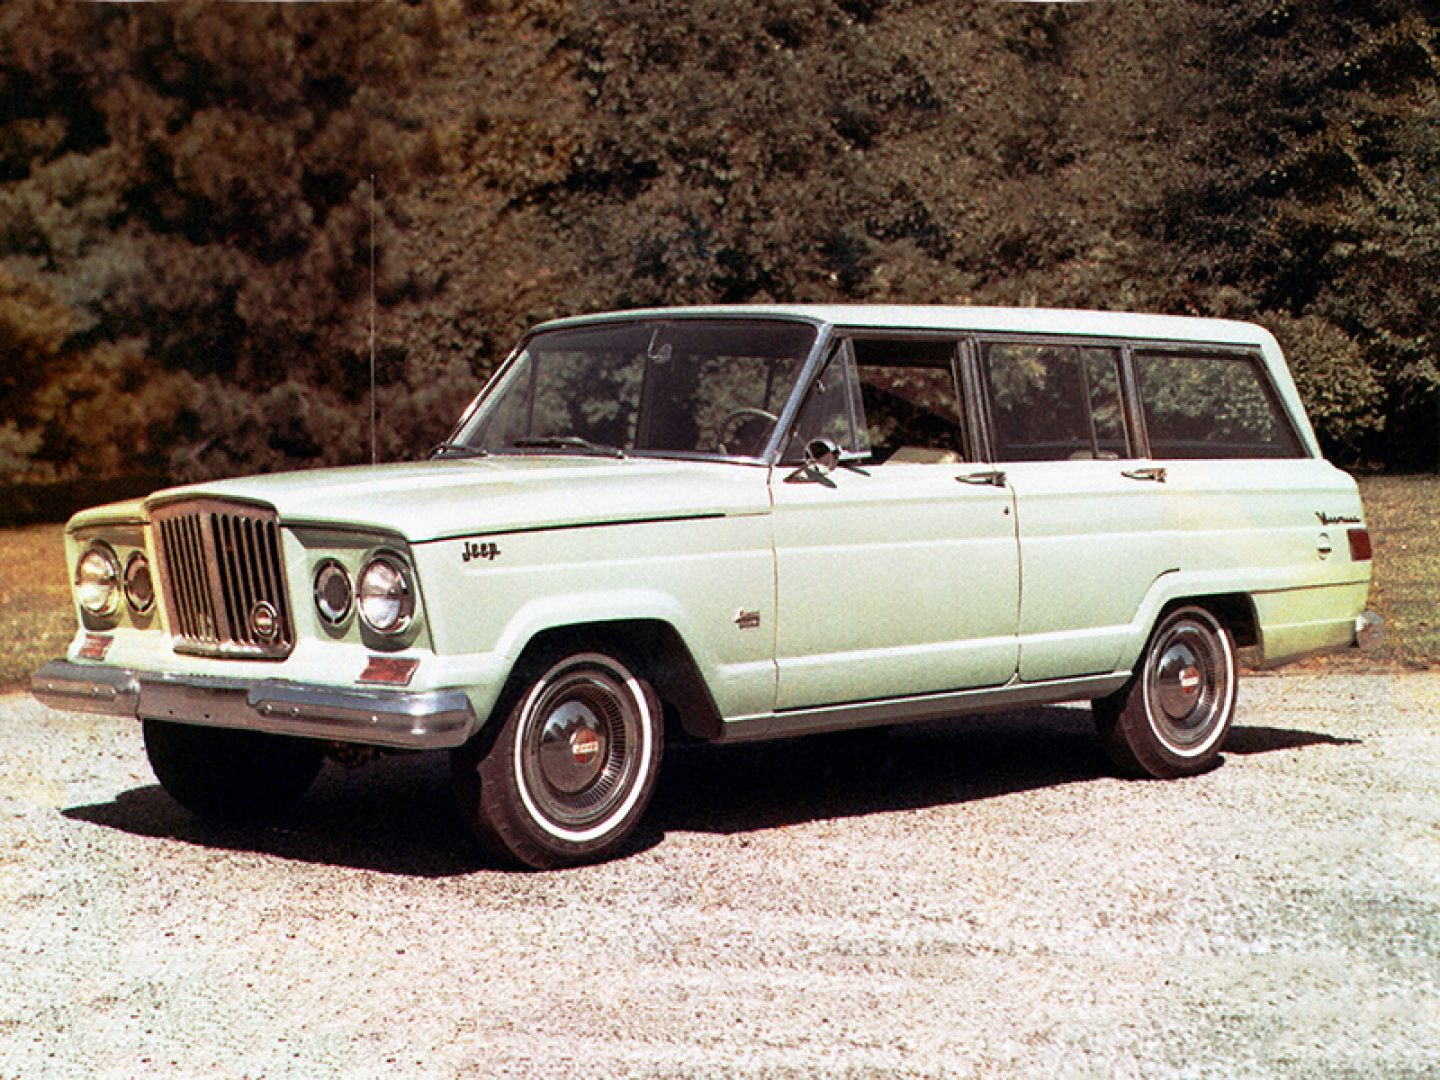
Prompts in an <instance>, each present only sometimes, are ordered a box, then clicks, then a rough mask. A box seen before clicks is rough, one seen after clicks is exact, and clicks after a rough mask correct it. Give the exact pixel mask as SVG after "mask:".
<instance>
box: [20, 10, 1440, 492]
mask: <svg viewBox="0 0 1440 1080" xmlns="http://www.w3.org/2000/svg"><path fill="white" fill-rule="evenodd" d="M458 3H459V0H454V2H453V3H451V4H446V3H440V4H426V5H410V4H402V3H379V4H367V5H359V6H353V5H321V4H302V5H229V4H226V5H201V4H185V3H182V4H173V5H73V4H65V3H60V2H52V0H11V2H10V3H8V4H7V5H6V6H5V7H4V8H3V9H0V347H3V355H0V409H3V411H0V473H5V474H10V475H12V476H27V477H30V478H43V477H46V476H51V475H61V476H63V475H69V474H74V473H76V472H87V473H90V472H94V471H96V470H108V471H114V472H126V471H131V472H133V471H136V470H141V469H144V470H154V469H160V470H163V471H167V472H169V473H171V474H172V475H176V476H181V477H188V476H203V475H213V474H218V473H226V472H234V471H245V470H257V469H258V470H268V469H273V468H282V467H287V466H291V465H298V464H313V463H326V462H340V461H355V460H363V459H364V458H365V457H366V456H368V454H367V451H368V445H367V444H368V426H367V425H368V402H367V394H368V386H369V374H368V364H367V348H368V318H367V315H368V312H367V304H368V286H369V284H370V281H371V276H370V268H369V259H370V222H371V203H370V186H369V183H368V179H369V177H370V176H372V175H373V176H375V177H377V178H378V196H379V198H378V202H377V208H376V218H375V223H376V238H377V246H376V253H377V268H376V274H375V279H374V280H375V284H376V289H377V296H378V299H379V303H380V311H379V342H378V350H377V357H378V368H377V371H378V377H379V381H380V396H379V403H380V408H381V415H382V435H381V452H382V454H383V455H384V456H387V457H399V456H412V455H414V454H416V453H417V452H422V451H423V449H424V447H425V446H426V445H428V444H429V443H433V442H434V441H437V440H438V439H439V438H440V437H442V436H443V434H444V431H445V429H446V427H447V426H448V423H449V421H450V420H451V419H452V418H453V417H454V416H456V415H458V413H459V412H460V410H461V409H462V408H463V406H464V404H465V402H466V401H467V400H468V399H469V397H470V396H471V395H473V393H474V392H475V390H476V389H477V388H478V384H479V381H480V379H481V378H483V376H484V375H486V374H487V373H488V372H489V371H490V370H492V369H493V367H494V365H495V364H496V363H497V362H498V360H499V359H500V358H501V357H502V356H503V353H504V350H505V349H506V348H507V347H508V345H509V344H510V343H511V342H512V341H513V340H514V339H515V337H516V336H517V335H518V334H519V333H520V332H521V331H522V330H523V329H524V327H525V326H527V325H529V324H530V323H533V322H534V321H537V320H539V319H543V318H546V317H550V316H553V315H559V314H569V313H574V312H577V311H582V310H592V309H601V308H613V307H621V306H628V305H636V304H652V303H664V304H670V303H703V302H726V301H765V300H777V301H782V300H850V301H861V302H890V301H895V302H917V303H1000V304H1020V303H1023V304H1042V305H1047V306H1078V307H1098V308H1117V309H1149V310H1160V311H1170V312H1177V313H1194V314H1208V315H1226V316H1235V317H1241V318H1248V319H1253V320H1256V321H1259V322H1261V323H1263V324H1265V325H1267V326H1269V327H1270V328H1271V329H1272V330H1274V331H1275V332H1276V334H1277V335H1278V336H1279V337H1280V339H1281V341H1282V343H1283V344H1284V345H1286V347H1287V350H1288V351H1289V353H1290V356H1291V360H1292V365H1293V367H1294V369H1295V372H1296V376H1297V381H1298V383H1299V385H1300V387H1301V389H1302V392H1303V393H1304V395H1305V397H1306V399H1307V402H1308V404H1309V407H1310V409H1311V414H1312V417H1313V419H1314V420H1315V421H1316V424H1317V427H1318V429H1319V431H1320V435H1321V438H1322V441H1323V442H1324V444H1325V445H1326V448H1327V449H1328V450H1329V451H1330V452H1331V453H1332V454H1335V455H1336V456H1337V457H1339V458H1340V459H1342V460H1347V461H1362V460H1363V461H1370V462H1377V463H1382V464H1388V465H1391V466H1396V467H1400V466H1405V467H1415V466H1422V467H1435V466H1436V464H1437V462H1440V445H1437V428H1440V422H1437V420H1440V371H1437V366H1436V339H1435V331H1434V330H1433V328H1432V327H1433V315H1432V313H1433V312H1434V311H1435V310H1436V309H1437V299H1440V297H1437V296H1436V290H1437V288H1440V286H1437V282H1440V272H1437V271H1440V265H1437V263H1440V227H1437V226H1440V90H1437V87H1440V79H1437V75H1440V70H1437V52H1436V29H1437V24H1440V12H1437V10H1436V8H1435V5H1434V4H1432V3H1430V2H1429V0H1423V2H1417V0H1374V2H1372V3H1370V4H1368V5H1365V6H1364V10H1358V9H1357V8H1356V7H1355V5H1353V4H1348V3H1345V2H1343V0H1308V2H1306V3H1303V4H1302V3H1298V2H1295V0H1210V2H1202V0H1177V2H1175V3H1172V4H1165V5H1154V4H1139V3H1132V2H1128V0H1126V2H1120V3H1110V4H1084V5H1081V4H1044V5H1040V4H980V5H960V6H957V5H953V4H943V3H939V2H938V0H822V2H819V3H804V2H801V0H757V3H755V4H753V5H750V6H748V7H747V8H746V9H745V11H744V12H743V15H742V14H740V13H737V9H736V8H735V7H734V5H733V4H729V3H724V2H722V0H690V2H687V3H684V4H681V3H679V2H677V0H595V2H593V3H586V4H583V5H580V4H570V3H566V2H564V0H466V2H465V3H464V5H463V7H461V6H458Z"/></svg>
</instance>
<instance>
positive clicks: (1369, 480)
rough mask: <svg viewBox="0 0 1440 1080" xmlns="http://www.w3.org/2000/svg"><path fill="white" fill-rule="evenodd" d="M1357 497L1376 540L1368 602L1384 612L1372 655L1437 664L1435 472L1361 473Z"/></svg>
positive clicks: (1439, 555) (1439, 571) (1439, 541)
mask: <svg viewBox="0 0 1440 1080" xmlns="http://www.w3.org/2000/svg"><path fill="white" fill-rule="evenodd" d="M1360 496H1361V498H1363V499H1364V500H1365V520H1366V524H1368V525H1369V526H1370V535H1371V538H1372V539H1373V540H1374V542H1375V579H1374V582H1373V583H1372V585H1371V587H1370V607H1371V608H1373V609H1374V610H1376V611H1378V612H1379V613H1380V614H1381V615H1383V616H1384V617H1385V638H1384V641H1383V642H1382V643H1381V645H1380V648H1379V649H1378V650H1377V652H1376V653H1375V654H1374V659H1376V660H1381V661H1390V662H1393V663H1400V664H1405V665H1407V666H1411V667H1433V666H1440V528H1437V526H1440V476H1372V477H1364V478H1362V479H1361V480H1360ZM1337 659H1344V658H1343V657H1341V658H1337ZM1346 662H1349V663H1354V662H1355V659H1354V658H1351V659H1349V660H1348V661H1346Z"/></svg>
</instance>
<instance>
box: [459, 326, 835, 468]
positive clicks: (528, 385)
mask: <svg viewBox="0 0 1440 1080" xmlns="http://www.w3.org/2000/svg"><path fill="white" fill-rule="evenodd" d="M815 334H816V330H815V328H814V327H813V326H809V325H807V324H804V323H791V322H779V321H762V320H754V321H740V320H735V319H726V320H716V319H685V320H672V321H662V320H645V321H636V322H623V323H603V324H597V325H593V326H583V327H575V328H572V329H565V330H549V331H544V332H542V333H539V334H536V335H535V336H534V337H532V338H530V340H529V341H528V342H526V344H525V348H524V349H523V350H522V351H521V353H520V354H519V355H518V356H517V357H516V358H515V360H514V361H513V362H512V363H511V364H510V366H509V367H508V368H507V369H506V372H505V375H504V377H503V378H502V379H501V380H500V381H499V383H498V384H497V385H495V386H494V387H493V388H492V389H491V390H490V392H489V393H488V394H486V396H485V398H484V400H483V401H482V402H481V403H480V406H479V408H478V409H477V410H476V412H475V414H474V415H473V416H472V417H471V418H470V419H469V420H468V421H467V422H466V423H465V424H464V426H463V427H462V428H461V430H460V431H459V432H458V433H457V434H456V436H455V437H454V438H453V439H452V440H451V442H450V443H448V444H447V446H448V447H450V448H452V450H453V451H454V452H456V453H464V452H466V451H469V452H471V453H481V452H484V453H491V454H502V453H512V454H513V453H570V454H599V455H609V456H623V455H631V454H640V455H644V454H655V455H662V456H664V455H678V456H688V455H705V456H721V457H741V458H754V457H759V456H760V455H762V454H763V453H764V451H765V447H766V446H767V445H768V444H769V441H770V437H771V435H772V433H773V431H774V428H775V422H776V418H777V417H778V416H779V414H780V411H781V409H782V408H783V407H784V404H785V401H786V399H787V398H788V397H789V396H790V392H791V390H792V389H793V387H794V385H795V380H796V379H797V378H798V377H799V375H800V370H801V367H802V366H803V365H804V363H805V358H806V356H807V355H808V354H809V352H810V348H811V346H812V345H813V344H814V342H815Z"/></svg>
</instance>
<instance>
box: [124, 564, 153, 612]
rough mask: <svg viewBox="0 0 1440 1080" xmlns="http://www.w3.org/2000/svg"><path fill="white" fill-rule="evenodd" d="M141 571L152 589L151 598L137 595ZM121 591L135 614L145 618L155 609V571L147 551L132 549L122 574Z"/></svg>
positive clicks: (147, 584)
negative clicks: (140, 597) (138, 597)
mask: <svg viewBox="0 0 1440 1080" xmlns="http://www.w3.org/2000/svg"><path fill="white" fill-rule="evenodd" d="M141 571H143V572H144V574H145V578H144V580H145V582H146V587H147V588H148V589H149V590H150V597H149V599H143V598H142V599H137V598H136V596H135V592H136V579H137V576H138V574H139V573H140V572H141ZM120 592H121V593H122V594H123V595H124V597H125V603H126V604H128V605H129V606H130V610H131V612H132V613H133V614H135V615H137V616H139V617H141V618H144V617H145V616H148V615H149V614H151V613H152V612H153V611H154V610H155V593H156V590H155V572H154V570H153V569H151V567H150V559H149V558H148V557H147V556H146V554H145V552H143V551H132V552H131V553H130V555H129V556H128V557H127V558H126V559H125V569H124V570H123V571H122V572H121V576H120Z"/></svg>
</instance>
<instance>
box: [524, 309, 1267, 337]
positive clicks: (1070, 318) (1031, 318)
mask: <svg viewBox="0 0 1440 1080" xmlns="http://www.w3.org/2000/svg"><path fill="white" fill-rule="evenodd" d="M705 316H711V317H725V318H736V317H743V316H750V317H761V318H764V317H769V318H777V317H779V318H791V319H807V320H810V321H812V322H817V323H831V324H835V325H838V326H853V327H864V328H873V329H881V328H888V329H895V330H957V331H965V330H974V331H982V332H984V331H988V332H1009V333H1029V334H1068V335H1075V336H1080V337H1117V338H1139V339H1155V340H1161V341H1195V342H1208V343H1213V344H1221V345H1226V344H1229V345H1266V344H1271V345H1273V339H1272V338H1271V337H1270V334H1269V333H1268V332H1267V331H1266V330H1264V329H1262V328H1261V327H1259V326H1255V325H1254V324H1252V323H1244V322H1235V321H1232V320H1229V319H1200V318H1193V317H1190V316H1181V315H1148V314H1136V313H1131V312H1120V311H1073V310H1066V309H1063V308H996V307H963V306H951V307H943V306H938V305H937V306H924V305H899V304H728V305H715V306H709V307H671V308H643V309H637V310H634V311H611V312H605V313H603V314H596V315H586V316H579V317H576V318H569V319H559V320H556V321H554V322H548V323H545V324H544V325H545V327H546V328H552V327H557V326H566V325H572V324H574V323H576V322H591V321H596V320H603V321H609V320H614V319H635V318H670V319H673V318H701V317H705Z"/></svg>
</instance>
